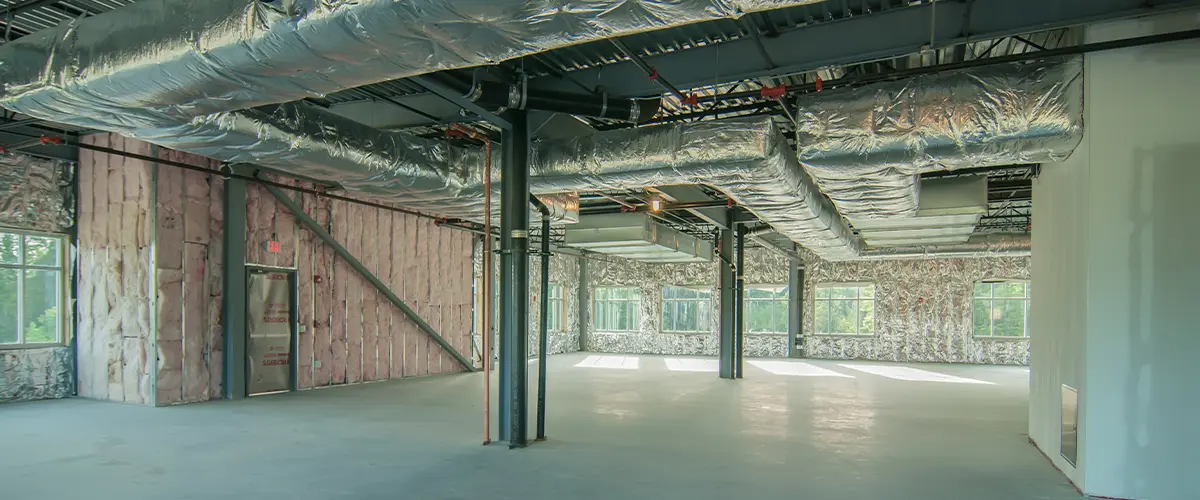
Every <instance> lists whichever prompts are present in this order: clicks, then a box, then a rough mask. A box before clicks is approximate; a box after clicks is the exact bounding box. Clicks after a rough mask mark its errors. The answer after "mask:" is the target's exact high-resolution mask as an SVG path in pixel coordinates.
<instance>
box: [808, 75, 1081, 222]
mask: <svg viewBox="0 0 1200 500" xmlns="http://www.w3.org/2000/svg"><path fill="white" fill-rule="evenodd" d="M1082 76H1083V61H1082V59H1081V58H1078V57H1074V58H1065V59H1064V58H1059V59H1052V60H1042V61H1032V62H1020V63H1011V64H1003V65H994V66H984V67H980V68H972V69H969V70H962V71H953V72H945V73H932V74H926V75H920V76H917V77H914V78H911V79H906V80H899V81H893V82H884V83H878V84H873V85H867V86H863V87H857V88H845V89H833V90H829V91H825V92H820V93H811V94H807V95H805V96H804V97H802V98H801V99H800V101H799V107H798V110H797V113H796V120H797V123H796V125H797V140H796V143H797V145H798V147H797V156H799V158H800V161H801V162H802V163H803V164H804V166H805V169H806V170H808V172H809V173H810V174H811V175H812V177H813V178H814V179H815V180H816V181H817V184H818V185H819V186H820V187H821V190H822V191H823V192H824V193H825V194H827V195H828V196H829V197H830V198H831V199H833V201H834V204H835V205H837V208H838V210H839V211H840V212H841V213H842V215H844V216H846V218H848V219H850V220H851V222H853V221H855V220H863V219H876V218H890V217H912V216H915V215H916V213H917V208H918V206H917V205H918V203H917V201H918V176H919V175H920V174H921V173H923V172H931V171H936V170H953V169H957V168H965V167H983V166H993V165H1006V164H1019V163H1039V162H1046V161H1062V160H1064V159H1066V158H1067V157H1068V156H1070V154H1071V152H1073V151H1074V150H1075V147H1076V146H1078V145H1079V141H1080V140H1081V139H1082V137H1083V92H1082V87H1083V78H1082Z"/></svg>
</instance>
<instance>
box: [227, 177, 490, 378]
mask: <svg viewBox="0 0 1200 500" xmlns="http://www.w3.org/2000/svg"><path fill="white" fill-rule="evenodd" d="M273 179H274V180H276V181H281V182H289V183H298V184H302V185H304V186H305V187H309V188H312V187H314V186H311V185H309V184H307V183H304V182H302V181H295V180H288V179H283V178H279V177H273ZM285 194H286V195H287V196H291V197H292V199H294V200H295V201H296V202H297V203H298V204H299V205H300V206H301V208H303V209H304V211H305V213H307V214H308V215H309V216H310V217H312V218H313V219H314V220H316V221H317V222H318V223H319V224H321V225H322V226H323V227H326V228H328V230H329V232H330V234H331V235H332V236H333V237H334V239H335V240H337V241H338V243H339V244H341V245H342V246H343V247H345V248H346V249H347V250H349V251H350V253H351V254H352V255H354V256H355V257H357V258H358V260H359V261H360V262H362V264H363V265H364V266H365V267H366V268H367V269H368V270H370V271H371V272H372V273H373V274H375V276H376V277H378V278H379V279H380V280H381V281H383V282H384V283H386V284H387V285H389V288H390V289H391V290H392V292H393V293H395V294H396V296H397V297H399V298H400V299H401V300H403V301H405V302H406V303H407V304H408V306H409V307H411V308H412V309H413V310H414V311H416V312H417V314H418V315H420V316H421V317H422V318H423V319H424V320H425V321H426V322H427V323H429V325H430V326H432V327H433V328H434V330H436V331H438V332H439V333H440V334H441V335H442V337H443V338H445V339H446V340H447V341H448V342H450V344H451V345H452V346H453V347H454V348H455V350H457V351H458V352H459V353H462V354H463V355H464V356H467V357H470V356H471V352H472V349H471V333H472V301H473V295H472V267H471V259H472V250H473V237H472V235H471V233H468V232H465V231H459V230H453V229H448V228H443V227H441V226H438V225H437V224H435V223H434V221H433V220H431V219H428V218H422V217H417V216H413V215H408V214H402V213H398V212H394V211H390V210H385V209H381V208H374V207H369V206H364V205H359V204H355V203H349V202H346V201H341V200H330V199H327V198H323V197H318V196H315V195H311V194H302V193H296V192H291V191H285ZM246 206H247V209H246V233H247V234H246V262H247V265H261V266H270V267H276V268H288V269H295V270H296V271H297V276H298V280H297V283H298V285H297V286H298V299H299V300H298V302H299V310H298V311H297V315H298V317H299V325H301V326H302V328H301V329H302V331H300V332H299V333H298V346H299V349H298V352H297V353H296V362H297V367H298V380H297V385H298V387H299V388H300V389H310V388H315V387H326V386H332V385H344V384H356V383H362V382H371V381H377V380H388V379H394V378H401V377H414V376H425V375H436V374H442V373H456V372H460V371H463V367H462V366H461V365H460V364H459V363H458V362H457V361H456V360H455V359H454V358H453V357H451V356H450V355H449V354H447V353H446V352H445V350H444V349H443V348H442V347H441V346H439V345H438V344H437V343H436V342H434V341H433V340H432V339H431V338H430V337H429V336H428V335H427V334H425V333H424V332H423V331H421V330H419V329H418V328H417V326H416V324H415V323H413V322H412V320H410V319H409V318H408V317H407V316H405V315H404V314H403V313H402V312H400V310H399V309H398V308H396V307H395V306H394V305H392V303H391V302H389V301H388V300H387V298H386V297H384V296H383V295H382V294H380V293H379V292H378V291H377V290H376V289H375V288H374V287H373V286H372V285H371V284H370V282H368V281H367V280H366V279H365V278H363V277H362V276H361V275H359V274H358V273H357V272H356V271H354V269H353V268H352V267H350V265H349V264H347V263H346V262H345V261H343V260H342V259H341V258H339V257H336V256H335V254H334V252H333V249H332V247H330V246H329V245H327V244H325V243H324V242H323V241H322V240H321V239H320V238H318V237H317V236H316V235H315V234H313V233H312V232H310V231H308V230H306V229H304V228H303V227H301V226H300V225H298V224H297V222H296V220H295V218H294V217H293V216H292V214H291V212H289V211H288V210H287V208H286V207H284V206H283V205H282V204H280V203H278V201H277V200H275V198H274V197H273V196H272V195H271V194H270V193H269V192H268V191H267V190H266V189H265V188H264V187H262V186H259V185H253V184H252V185H249V186H247V188H246ZM270 241H277V242H279V243H280V250H279V251H278V252H270V251H268V242H270Z"/></svg>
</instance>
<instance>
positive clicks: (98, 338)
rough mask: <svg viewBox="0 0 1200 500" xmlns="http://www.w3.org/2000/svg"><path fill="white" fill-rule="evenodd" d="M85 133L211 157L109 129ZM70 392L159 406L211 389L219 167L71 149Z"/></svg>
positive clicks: (93, 140)
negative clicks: (73, 379) (73, 287)
mask: <svg viewBox="0 0 1200 500" xmlns="http://www.w3.org/2000/svg"><path fill="white" fill-rule="evenodd" d="M80 140H81V141H82V142H84V143H85V144H92V145H96V146H101V147H107V148H112V149H116V150H120V151H126V152H130V153H135V154H140V155H145V156H157V157H158V158H162V159H166V160H173V161H179V162H184V163H189V164H192V165H196V166H200V167H204V168H209V169H212V168H215V166H216V164H215V163H214V162H213V161H212V160H208V159H206V158H202V157H199V156H195V155H191V154H186V153H180V152H176V151H170V150H166V149H160V148H158V147H154V146H151V145H150V144H147V143H144V142H141V141H136V140H133V139H126V138H124V137H121V136H119V135H116V134H94V135H88V136H84V137H82V138H81V139H80ZM79 193H80V195H79V199H80V208H79V213H80V215H79V232H78V238H79V240H78V266H79V284H78V306H79V330H78V343H79V346H78V360H79V395H80V396H83V397H89V398H94V399H105V400H110V401H119V402H126V403H134V404H156V405H170V404H176V403H182V402H195V401H205V400H208V399H211V398H214V397H219V394H220V383H221V377H220V373H221V335H220V332H221V326H220V323H219V320H220V296H221V283H220V276H221V273H220V258H221V252H220V250H221V246H220V242H221V241H222V236H221V227H222V226H221V205H220V201H221V199H222V191H221V178H220V176H217V175H215V174H208V173H204V172H193V171H185V170H181V169H179V168H176V167H171V166H166V165H159V164H156V163H153V162H146V161H142V160H135V159H131V158H126V157H123V156H119V155H110V154H107V153H98V152H93V151H89V150H87V149H81V150H80V169H79Z"/></svg>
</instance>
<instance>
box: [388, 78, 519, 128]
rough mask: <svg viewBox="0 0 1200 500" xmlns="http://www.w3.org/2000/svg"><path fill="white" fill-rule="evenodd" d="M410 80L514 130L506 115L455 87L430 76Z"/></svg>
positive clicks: (499, 125)
mask: <svg viewBox="0 0 1200 500" xmlns="http://www.w3.org/2000/svg"><path fill="white" fill-rule="evenodd" d="M408 81H410V82H413V83H415V84H417V85H420V86H421V87H423V88H424V89H425V90H428V91H430V92H432V93H434V94H436V95H437V96H438V97H441V98H442V99H445V100H447V101H450V102H452V103H454V104H455V105H457V106H458V107H460V108H462V109H465V110H467V111H470V112H471V113H474V114H476V115H479V117H480V118H483V119H484V120H487V121H488V122H490V123H491V124H492V125H495V126H497V127H500V129H501V130H504V131H505V132H509V131H511V130H512V127H513V123H512V122H510V121H509V120H507V119H505V118H504V117H501V116H500V115H497V114H496V113H493V112H491V111H488V110H486V109H484V108H483V107H482V106H480V105H478V104H475V102H474V101H471V100H470V99H467V98H466V97H464V96H463V95H462V94H461V93H459V92H456V91H455V90H454V89H452V88H450V87H447V86H445V85H442V84H440V83H438V82H437V81H434V80H433V79H432V78H430V77H428V76H414V77H410V78H409V79H408ZM522 119H524V118H523V117H522Z"/></svg>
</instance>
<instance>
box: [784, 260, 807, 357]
mask: <svg viewBox="0 0 1200 500" xmlns="http://www.w3.org/2000/svg"><path fill="white" fill-rule="evenodd" d="M803 340H804V266H803V265H802V264H801V263H800V257H798V256H794V255H793V256H792V258H791V259H788V357H789V358H802V357H804V345H803V344H801V342H802V341H803Z"/></svg>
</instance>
